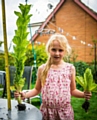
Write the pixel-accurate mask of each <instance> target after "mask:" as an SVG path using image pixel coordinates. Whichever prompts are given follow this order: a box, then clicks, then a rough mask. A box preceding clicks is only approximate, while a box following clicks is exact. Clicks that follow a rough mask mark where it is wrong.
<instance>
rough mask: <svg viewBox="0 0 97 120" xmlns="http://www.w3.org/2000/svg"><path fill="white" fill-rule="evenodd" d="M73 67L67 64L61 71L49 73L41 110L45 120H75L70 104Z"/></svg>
mask: <svg viewBox="0 0 97 120" xmlns="http://www.w3.org/2000/svg"><path fill="white" fill-rule="evenodd" d="M71 69H72V65H71V64H69V63H66V65H65V66H63V68H61V69H57V70H54V69H52V68H50V70H49V71H48V75H47V79H46V82H45V85H44V86H43V87H42V90H41V95H42V104H41V107H40V110H41V112H42V114H43V120H74V113H73V109H72V107H71V104H70V102H71V101H70V100H71V94H70V83H71V80H70V77H71Z"/></svg>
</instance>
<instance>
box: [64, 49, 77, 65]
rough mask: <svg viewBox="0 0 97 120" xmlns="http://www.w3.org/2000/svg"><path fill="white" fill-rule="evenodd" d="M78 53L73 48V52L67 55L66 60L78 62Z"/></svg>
mask: <svg viewBox="0 0 97 120" xmlns="http://www.w3.org/2000/svg"><path fill="white" fill-rule="evenodd" d="M77 57H78V55H77V54H76V53H75V51H74V50H72V52H71V54H70V55H66V56H65V57H64V61H65V62H69V63H70V62H76V59H77Z"/></svg>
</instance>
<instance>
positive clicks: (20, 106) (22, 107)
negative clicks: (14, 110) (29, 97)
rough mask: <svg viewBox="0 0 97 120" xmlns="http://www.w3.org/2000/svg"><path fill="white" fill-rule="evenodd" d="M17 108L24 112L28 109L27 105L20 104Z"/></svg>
mask: <svg viewBox="0 0 97 120" xmlns="http://www.w3.org/2000/svg"><path fill="white" fill-rule="evenodd" d="M17 107H18V110H19V111H24V110H25V109H26V105H25V104H18V105H17Z"/></svg>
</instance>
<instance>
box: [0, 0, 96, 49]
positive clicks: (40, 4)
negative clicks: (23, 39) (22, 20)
mask: <svg viewBox="0 0 97 120" xmlns="http://www.w3.org/2000/svg"><path fill="white" fill-rule="evenodd" d="M1 1H2V0H1ZM1 1H0V41H3V26H2V23H3V22H2V6H1ZM59 1H60V0H28V1H27V3H28V4H31V5H32V7H31V10H30V13H31V14H33V16H32V17H31V20H30V23H35V22H39V21H40V22H41V21H45V19H46V17H47V16H48V15H49V14H50V12H51V11H52V10H53V9H54V7H55V6H56V5H57V3H58V2H59ZM81 1H82V2H83V3H85V4H86V5H88V6H89V7H90V8H91V9H94V11H96V12H97V0H81ZM20 3H21V4H25V0H5V11H6V12H5V14H6V30H7V44H8V50H9V51H11V50H12V39H13V37H14V30H15V29H16V19H17V17H16V16H15V14H14V11H19V8H18V6H19V4H20ZM48 3H51V4H52V5H53V9H52V10H50V9H48V7H47V4H48ZM36 29H37V28H36ZM31 32H32V33H31V34H32V35H33V34H34V32H35V30H34V29H32V31H31ZM30 37H31V35H29V39H30ZM0 50H4V46H3V45H2V46H1V47H0Z"/></svg>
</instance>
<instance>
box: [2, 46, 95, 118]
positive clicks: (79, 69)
mask: <svg viewBox="0 0 97 120" xmlns="http://www.w3.org/2000/svg"><path fill="white" fill-rule="evenodd" d="M34 51H35V53H36V66H35V67H34V69H37V68H38V66H40V65H41V64H43V63H45V62H46V60H47V54H46V52H45V46H44V45H35V46H34ZM3 55H4V54H2V56H3ZM26 56H27V59H26V61H25V66H31V65H32V66H34V54H33V53H32V50H31V49H28V51H27V53H26ZM72 56H73V57H74V55H72ZM72 56H69V59H68V60H67V59H66V58H64V60H65V61H67V62H68V61H69V62H70V63H72V64H74V66H75V68H76V75H77V76H84V73H85V70H86V69H87V68H89V69H91V71H92V75H94V73H95V66H94V63H91V64H89V63H86V62H83V61H77V60H76V58H75V59H74V58H72ZM73 60H74V61H73ZM0 64H1V66H0V70H5V68H4V66H5V63H4V57H2V58H1V57H0ZM9 64H10V66H13V65H14V58H13V57H12V53H9ZM32 76H33V77H32V85H31V88H33V87H34V85H35V81H36V72H35V71H33V73H32ZM95 82H96V81H95ZM76 86H77V88H78V89H80V90H83V88H82V86H81V85H80V84H78V83H77V84H76ZM1 95H2V92H0V96H1ZM96 101H97V93H95V92H93V93H92V97H91V99H90V101H89V102H90V107H89V110H88V112H85V110H84V109H83V108H82V104H83V102H84V99H82V98H75V97H72V98H71V103H72V106H73V109H74V113H75V114H74V115H75V120H91V119H92V120H96V119H97V107H96V106H97V102H96ZM31 104H32V105H35V106H36V107H37V108H38V109H39V107H40V104H41V102H40V99H39V98H34V99H33V100H32V101H31Z"/></svg>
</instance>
